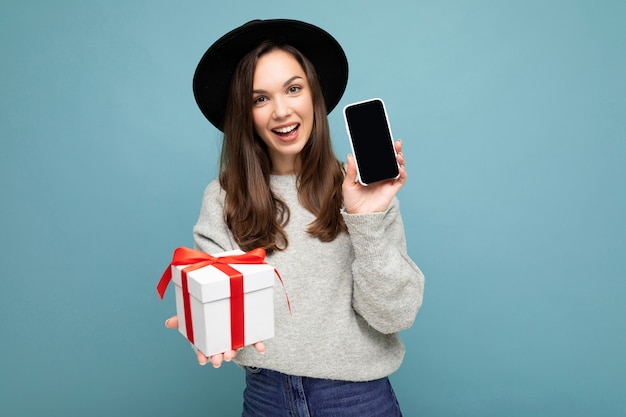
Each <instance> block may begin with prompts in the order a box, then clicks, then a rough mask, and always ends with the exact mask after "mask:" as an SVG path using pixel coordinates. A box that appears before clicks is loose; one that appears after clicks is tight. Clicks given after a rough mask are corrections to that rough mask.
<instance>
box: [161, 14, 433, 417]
mask: <svg viewBox="0 0 626 417" xmlns="http://www.w3.org/2000/svg"><path fill="white" fill-rule="evenodd" d="M233 56H236V57H240V59H239V60H238V61H237V60H230V57H233ZM225 61H228V62H225ZM216 71H219V73H218V72H216ZM322 81H323V82H322ZM346 81H347V62H346V58H345V55H344V52H343V49H342V48H341V46H339V44H338V43H337V42H336V41H335V40H334V38H333V37H332V36H331V35H329V34H328V33H326V32H325V31H323V30H322V29H320V28H317V27H315V26H312V25H309V24H308V23H304V22H298V21H292V20H271V21H254V22H250V23H248V24H246V25H243V26H242V27H240V28H237V29H235V30H234V31H232V32H230V33H228V34H227V35H225V36H224V37H222V38H221V39H220V40H218V41H217V42H216V43H215V44H214V45H213V46H212V47H211V48H209V50H208V51H207V53H206V54H205V56H204V57H203V59H202V61H201V62H200V65H199V66H198V69H197V71H196V78H195V80H194V92H195V94H196V100H197V102H198V104H199V106H200V108H201V109H202V111H203V113H204V114H205V116H206V117H207V118H208V119H209V121H211V122H212V123H214V124H215V126H216V127H218V128H220V129H223V132H224V140H223V143H222V154H221V159H220V173H219V178H218V179H217V180H214V181H213V182H211V183H210V184H209V185H208V187H207V188H206V191H205V194H204V199H203V202H202V209H201V213H200V217H199V219H198V222H197V224H196V226H195V227H194V230H193V231H194V238H195V243H196V246H197V248H199V249H201V250H202V251H204V252H208V253H217V252H223V251H228V250H233V249H242V250H245V251H248V250H251V249H255V248H263V249H265V251H266V252H267V253H268V257H267V262H268V263H270V264H272V265H274V266H275V267H276V268H277V269H278V270H279V271H280V274H281V276H282V279H283V282H284V286H285V289H286V291H287V293H288V294H289V299H290V301H291V309H289V308H288V306H287V305H286V300H285V299H284V298H281V297H275V299H274V312H275V313H274V319H275V336H274V337H273V338H272V339H270V340H267V341H265V342H259V343H256V344H255V345H254V346H247V347H244V348H242V349H241V350H238V351H234V350H231V351H227V352H223V353H220V354H216V355H213V356H211V358H207V357H206V356H204V354H203V353H202V352H198V361H199V362H200V363H201V364H205V363H207V362H208V361H209V360H210V361H211V363H212V364H213V366H215V367H219V366H220V365H221V364H222V361H224V360H226V361H230V360H235V361H236V362H237V364H238V365H240V366H242V367H243V368H245V369H246V389H245V392H244V406H243V407H244V412H243V415H244V416H246V417H250V416H269V415H271V416H283V415H284V416H288V415H289V416H290V415H293V412H294V410H297V411H296V412H297V413H298V415H311V414H315V415H318V416H337V415H341V416H346V417H350V416H363V415H368V416H385V417H387V416H389V417H391V416H399V415H401V413H400V409H399V406H398V403H397V401H396V398H395V394H394V393H393V390H392V389H391V385H390V383H389V379H388V376H389V375H390V374H391V373H392V372H394V371H395V370H397V369H398V367H399V366H400V364H401V362H402V359H403V357H404V346H403V344H402V341H401V340H400V337H399V335H398V332H399V331H401V330H403V329H406V328H408V327H410V326H411V325H412V323H413V320H414V319H415V315H416V314H417V311H418V310H419V308H420V306H421V303H422V294H423V283H424V277H423V275H422V273H421V271H420V269H419V268H418V267H417V266H416V265H415V263H414V262H413V261H412V260H411V259H410V258H409V256H408V254H407V249H406V244H405V237H404V227H403V224H402V218H401V216H400V211H399V207H398V201H397V198H396V194H397V192H398V191H399V190H400V188H401V187H402V186H403V185H404V183H405V182H406V177H407V174H406V171H405V170H404V168H402V169H401V172H400V176H399V178H398V179H395V180H390V181H381V182H379V183H374V184H370V185H368V186H367V187H365V186H362V185H361V184H359V183H357V182H356V165H355V163H354V160H353V159H352V158H349V159H348V162H347V167H346V169H345V170H344V168H343V163H342V162H341V161H339V160H338V159H337V157H336V156H335V154H334V153H333V150H332V145H331V138H330V129H329V125H328V118H327V113H328V111H329V110H332V108H333V107H335V106H336V104H337V102H338V101H339V99H340V98H341V95H342V94H343V91H344V88H345V85H346ZM223 86H229V90H228V91H226V92H224V90H223ZM216 97H222V99H223V100H222V101H221V102H218V101H216ZM224 108H225V109H226V111H225V112H224V113H222V109H224ZM395 146H396V151H397V153H398V156H397V159H398V164H399V165H400V166H404V156H403V155H402V152H401V150H402V145H401V143H400V142H399V141H398V142H397V143H396V145H395ZM290 311H291V312H292V313H293V314H291V313H290ZM176 325H177V319H176V317H173V318H171V319H169V320H168V321H167V326H168V327H176ZM346 347H349V349H346ZM371 358H377V360H376V361H371ZM363 363H369V364H370V365H369V366H367V367H364V366H363ZM285 392H288V393H289V395H288V396H287V397H285V395H284V394H285ZM289 398H293V399H296V398H297V400H293V401H292V400H290V399H289Z"/></svg>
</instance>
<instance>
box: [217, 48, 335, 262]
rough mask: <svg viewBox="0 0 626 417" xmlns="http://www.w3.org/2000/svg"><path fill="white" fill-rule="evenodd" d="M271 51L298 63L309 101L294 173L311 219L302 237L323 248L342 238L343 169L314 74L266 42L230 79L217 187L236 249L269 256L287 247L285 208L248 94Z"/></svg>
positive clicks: (300, 58) (304, 63)
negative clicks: (309, 125) (308, 123)
mask: <svg viewBox="0 0 626 417" xmlns="http://www.w3.org/2000/svg"><path fill="white" fill-rule="evenodd" d="M274 50H283V51H285V52H287V53H288V54H290V55H291V56H293V57H294V58H295V59H296V60H297V61H298V63H299V64H300V66H301V67H302V69H303V70H304V73H305V75H306V77H307V80H308V82H309V86H310V88H311V95H312V99H313V108H314V122H313V129H312V131H311V137H310V138H309V140H308V141H307V143H306V145H305V146H304V148H303V149H302V151H301V153H300V159H301V165H300V171H299V172H297V173H296V175H297V187H298V198H299V200H300V203H301V204H302V205H303V206H304V207H305V208H306V209H307V210H309V211H310V212H311V213H313V214H314V215H315V216H316V219H315V220H314V221H313V222H311V223H310V224H309V226H308V229H307V232H308V233H309V234H311V235H312V236H315V237H317V238H318V239H319V240H321V241H322V242H330V241H332V240H333V239H335V237H337V235H338V234H339V233H341V232H347V227H346V225H345V223H344V222H343V218H342V216H341V214H340V209H341V207H342V204H343V195H342V192H341V183H342V181H343V177H344V172H343V165H342V163H341V162H340V161H339V160H338V159H337V158H336V156H335V154H334V152H333V149H332V144H331V140H330V129H329V126H328V119H327V116H326V105H325V103H324V96H323V94H322V89H321V86H320V83H319V80H318V77H317V74H316V72H315V68H314V67H313V65H312V64H311V62H310V61H309V60H308V59H307V58H306V57H305V56H304V55H302V53H300V52H299V51H298V50H297V49H295V48H293V47H292V46H289V45H286V44H282V43H277V42H274V41H267V42H264V43H262V44H260V45H259V46H258V47H257V48H255V49H254V50H252V51H251V52H249V53H248V54H247V55H246V56H245V57H244V58H243V59H242V60H241V61H240V63H239V65H238V67H237V69H236V70H235V73H234V74H233V78H232V82H231V87H230V96H229V99H228V104H227V106H226V117H225V119H224V141H223V143H222V154H221V159H220V174H219V181H220V185H221V186H222V188H223V189H224V190H225V192H226V200H225V204H224V220H225V222H226V224H227V226H228V228H229V229H230V231H231V232H232V234H233V237H234V239H235V241H236V242H237V244H238V245H239V247H240V248H241V249H243V250H250V249H254V248H264V249H265V250H266V251H268V252H270V253H271V252H272V251H275V250H284V249H285V248H286V247H287V245H288V239H287V235H286V233H285V230H284V226H285V225H286V224H287V223H288V222H289V208H288V207H287V205H286V204H285V203H284V202H283V201H282V200H281V199H280V198H279V197H278V196H277V195H276V194H275V193H273V192H272V190H271V189H270V172H271V168H272V162H271V159H270V156H269V152H268V149H267V146H266V145H265V143H264V142H263V141H262V140H261V138H260V137H259V136H258V135H257V133H256V132H255V130H254V125H253V120H252V106H253V103H252V88H253V78H254V70H255V67H256V64H257V62H258V60H259V59H260V58H261V57H262V56H263V55H265V54H267V53H269V52H272V51H274Z"/></svg>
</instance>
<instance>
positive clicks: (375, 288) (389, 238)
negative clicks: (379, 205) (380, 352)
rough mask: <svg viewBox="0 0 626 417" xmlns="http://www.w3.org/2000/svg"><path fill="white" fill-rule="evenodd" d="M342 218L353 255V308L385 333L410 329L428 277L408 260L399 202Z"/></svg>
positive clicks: (395, 201)
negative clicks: (377, 210) (370, 212)
mask: <svg viewBox="0 0 626 417" xmlns="http://www.w3.org/2000/svg"><path fill="white" fill-rule="evenodd" d="M343 217H344V220H345V222H346V225H347V226H348V230H349V232H350V239H351V241H352V245H353V248H354V255H355V257H354V261H353V263H352V274H353V296H352V304H353V308H354V309H355V311H356V312H357V313H358V314H359V315H361V316H362V317H363V318H364V319H365V320H366V321H367V322H368V323H369V325H370V326H372V327H373V328H375V329H376V330H378V331H379V332H381V333H384V334H391V333H395V332H398V331H401V330H405V329H407V328H409V327H410V326H411V325H412V324H413V322H414V320H415V317H416V315H417V312H418V310H419V309H420V307H421V305H422V298H423V293H424V275H423V274H422V271H421V270H420V269H419V268H418V266H417V265H416V264H415V263H414V262H413V261H412V260H411V258H409V256H408V253H407V249H406V238H405V234H404V225H403V222H402V217H401V215H400V207H399V201H398V199H397V198H394V199H393V201H392V202H391V204H390V205H389V207H388V208H387V210H386V211H385V212H382V213H372V214H348V213H343Z"/></svg>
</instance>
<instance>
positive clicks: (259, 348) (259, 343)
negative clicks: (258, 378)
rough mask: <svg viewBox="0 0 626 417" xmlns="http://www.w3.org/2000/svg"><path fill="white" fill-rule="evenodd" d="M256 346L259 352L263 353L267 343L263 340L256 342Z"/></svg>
mask: <svg viewBox="0 0 626 417" xmlns="http://www.w3.org/2000/svg"><path fill="white" fill-rule="evenodd" d="M254 348H255V349H256V350H257V352H259V353H260V354H261V355H264V354H265V343H263V342H257V343H255V344H254Z"/></svg>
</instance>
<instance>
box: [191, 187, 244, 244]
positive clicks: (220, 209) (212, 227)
mask: <svg viewBox="0 0 626 417" xmlns="http://www.w3.org/2000/svg"><path fill="white" fill-rule="evenodd" d="M193 238H194V243H195V247H196V249H198V250H201V251H203V252H206V253H213V254H214V253H219V252H224V251H228V250H233V249H238V246H237V244H236V243H235V242H234V240H233V238H232V235H231V233H230V231H229V230H228V227H227V226H226V223H225V222H224V190H222V188H221V187H220V184H219V181H218V180H213V181H212V182H211V183H209V185H208V186H207V187H206V189H205V191H204V195H203V197H202V207H201V208H200V215H199V217H198V221H197V223H196V225H195V226H194V228H193Z"/></svg>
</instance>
